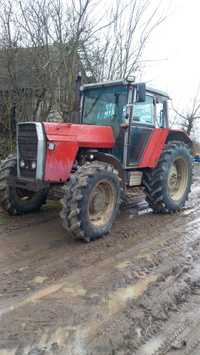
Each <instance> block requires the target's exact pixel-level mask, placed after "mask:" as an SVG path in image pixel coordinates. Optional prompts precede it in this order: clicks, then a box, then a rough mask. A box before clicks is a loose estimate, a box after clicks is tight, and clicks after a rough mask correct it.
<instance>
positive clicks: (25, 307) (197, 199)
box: [0, 168, 200, 355]
mask: <svg viewBox="0 0 200 355" xmlns="http://www.w3.org/2000/svg"><path fill="white" fill-rule="evenodd" d="M140 207H141V206H140ZM140 207H137V208H130V209H128V210H126V211H123V212H122V213H121V215H120V217H119V218H118V220H117V222H116V223H115V225H114V228H113V230H112V233H111V234H110V235H109V236H107V237H106V238H104V239H101V240H99V241H96V242H94V243H90V244H84V243H82V242H78V241H73V240H71V239H70V238H69V237H68V236H67V235H66V233H65V231H64V230H63V229H62V227H61V225H60V221H59V219H58V217H57V214H58V210H59V207H58V206H55V205H53V204H49V205H48V206H47V207H44V208H43V209H42V211H41V212H40V213H37V214H32V215H28V216H23V217H18V218H9V217H7V216H5V215H4V214H3V213H2V212H0V271H1V272H0V355H8V354H9V355H11V354H12V355H25V354H26V355H56V354H59V355H60V354H61V355H93V354H101V355H132V354H136V355H162V354H170V355H186V354H187V355H200V169H197V168H196V175H195V183H194V186H193V191H192V194H191V198H190V201H189V202H188V205H187V207H186V208H185V209H184V210H183V211H182V212H180V213H179V214H176V215H164V216H158V215H153V214H152V213H151V212H150V211H148V210H141V209H140Z"/></svg>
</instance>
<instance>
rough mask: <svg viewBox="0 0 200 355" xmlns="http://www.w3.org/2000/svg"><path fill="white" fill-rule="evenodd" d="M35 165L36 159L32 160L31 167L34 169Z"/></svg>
mask: <svg viewBox="0 0 200 355" xmlns="http://www.w3.org/2000/svg"><path fill="white" fill-rule="evenodd" d="M36 167H37V164H36V161H32V163H31V169H33V170H35V169H36Z"/></svg>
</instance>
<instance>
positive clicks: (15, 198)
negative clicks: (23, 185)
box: [0, 155, 48, 215]
mask: <svg viewBox="0 0 200 355" xmlns="http://www.w3.org/2000/svg"><path fill="white" fill-rule="evenodd" d="M16 174H17V159H16V156H15V155H10V156H8V158H7V159H6V160H4V161H3V162H2V163H1V166H0V205H1V207H2V208H3V209H4V210H5V211H7V212H8V213H9V214H11V215H20V214H24V213H28V212H33V211H36V210H38V209H40V207H41V206H42V205H43V204H44V203H45V202H46V199H47V194H48V191H47V190H46V189H44V190H42V191H39V192H28V191H24V190H21V189H16V188H15V187H14V186H11V185H10V184H9V179H10V177H14V176H16Z"/></svg>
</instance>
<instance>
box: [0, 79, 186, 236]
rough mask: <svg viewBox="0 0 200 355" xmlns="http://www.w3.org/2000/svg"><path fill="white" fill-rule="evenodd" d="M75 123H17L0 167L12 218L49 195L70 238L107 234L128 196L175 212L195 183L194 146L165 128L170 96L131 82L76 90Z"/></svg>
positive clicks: (1, 190) (3, 198)
mask: <svg viewBox="0 0 200 355" xmlns="http://www.w3.org/2000/svg"><path fill="white" fill-rule="evenodd" d="M80 96H81V104H80V122H79V123H76V124H75V123H52V122H22V123H18V125H17V152H16V155H10V156H8V158H7V159H6V160H4V161H3V162H2V164H1V167H0V204H1V206H2V208H3V209H4V210H6V211H7V212H8V213H9V214H11V215H19V214H24V213H28V212H32V211H34V210H37V209H39V208H40V207H41V206H42V205H43V204H44V203H45V202H46V200H47V199H48V198H49V196H51V195H53V192H54V195H56V196H57V198H61V201H62V210H61V213H60V216H61V219H62V223H63V226H64V228H65V229H66V230H67V234H70V235H71V236H73V237H76V238H78V239H83V240H84V241H87V242H89V241H92V240H96V239H97V238H99V237H102V236H104V235H106V234H108V233H109V232H110V230H111V228H112V225H113V223H114V221H115V219H116V218H117V215H118V212H119V209H120V204H121V203H122V201H123V199H124V198H125V196H126V194H127V192H128V191H133V190H134V189H136V188H137V189H138V188H141V190H142V191H143V192H144V193H145V196H146V200H147V202H148V204H149V206H150V208H151V209H152V210H153V211H154V212H156V213H173V212H176V211H179V210H180V209H181V208H182V207H183V206H184V205H185V202H186V200H187V199H188V195H189V192H190V188H191V184H192V156H191V150H192V141H191V140H190V138H189V137H188V136H187V134H186V133H184V132H183V131H181V130H173V129H170V128H169V122H168V102H169V96H168V95H167V94H166V93H164V92H162V91H158V90H154V89H152V88H149V87H147V86H146V84H145V83H136V82H134V81H131V80H118V81H113V82H102V83H94V84H87V85H83V86H82V87H81V95H80Z"/></svg>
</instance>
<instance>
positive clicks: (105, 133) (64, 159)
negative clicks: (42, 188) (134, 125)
mask: <svg viewBox="0 0 200 355" xmlns="http://www.w3.org/2000/svg"><path fill="white" fill-rule="evenodd" d="M43 127H44V131H45V134H46V137H47V152H46V161H45V175H44V180H45V181H47V182H60V183H61V182H65V181H66V180H67V179H68V178H69V176H70V173H71V170H72V166H73V164H74V162H75V160H76V155H77V153H78V150H79V148H94V149H95V148H96V149H98V148H104V149H105V148H112V147H113V146H114V144H115V138H114V134H113V130H112V127H110V126H95V125H82V124H71V123H49V122H48V123H47V122H45V123H43ZM50 143H53V144H50Z"/></svg>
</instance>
